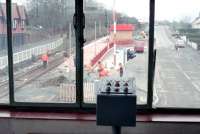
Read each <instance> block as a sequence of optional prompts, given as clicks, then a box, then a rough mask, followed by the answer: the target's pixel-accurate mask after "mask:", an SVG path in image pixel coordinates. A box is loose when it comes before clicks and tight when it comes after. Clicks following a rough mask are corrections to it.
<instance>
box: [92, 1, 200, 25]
mask: <svg viewBox="0 0 200 134" xmlns="http://www.w3.org/2000/svg"><path fill="white" fill-rule="evenodd" d="M96 1H98V2H99V3H103V4H104V5H105V7H107V8H111V9H112V7H113V1H114V0H96ZM115 1H116V10H117V11H119V12H123V13H126V14H127V15H128V16H135V17H137V18H138V19H139V20H144V21H148V19H149V0H115ZM155 1H156V4H155V6H156V7H155V12H156V13H155V18H156V20H169V21H173V20H175V21H180V20H187V21H192V20H194V18H196V17H197V16H198V15H199V13H200V0H155Z"/></svg>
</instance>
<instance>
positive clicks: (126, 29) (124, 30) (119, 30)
mask: <svg viewBox="0 0 200 134" xmlns="http://www.w3.org/2000/svg"><path fill="white" fill-rule="evenodd" d="M134 29H135V26H134V25H132V24H117V25H116V37H115V43H116V44H129V43H132V42H133V31H134ZM109 31H110V35H111V38H110V39H111V42H114V26H113V25H111V26H110V29H109Z"/></svg>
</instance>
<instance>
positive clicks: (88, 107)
mask: <svg viewBox="0 0 200 134" xmlns="http://www.w3.org/2000/svg"><path fill="white" fill-rule="evenodd" d="M11 4H12V2H11V0H6V11H7V13H6V15H7V19H6V21H7V45H8V50H7V51H8V75H9V85H8V86H9V103H7V104H3V103H0V108H7V109H14V110H16V108H17V109H21V110H30V111H40V110H42V111H43V110H44V111H57V110H61V111H65V112H66V111H76V112H77V111H84V112H87V111H92V112H94V111H95V107H96V104H85V103H83V44H84V25H85V24H84V23H85V17H84V12H83V0H75V13H74V18H73V19H74V20H73V21H74V28H75V31H76V32H75V35H76V103H75V104H68V103H34V102H33V103H32V102H31V103H30V102H15V101H14V75H13V50H12V16H11V15H12V12H11V10H12V7H11ZM149 7H150V8H149V55H148V82H147V88H148V90H147V104H145V105H137V109H138V112H158V113H162V112H168V113H170V112H172V113H176V112H179V113H180V112H182V111H183V110H185V113H191V112H194V113H196V112H197V113H199V112H200V109H196V108H194V109H193V108H169V107H168V108H166V107H159V108H154V107H153V106H152V104H153V84H154V83H153V82H154V78H153V77H154V69H155V66H154V65H153V63H155V60H156V59H155V51H154V21H155V0H149Z"/></svg>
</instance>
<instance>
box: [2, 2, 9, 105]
mask: <svg viewBox="0 0 200 134" xmlns="http://www.w3.org/2000/svg"><path fill="white" fill-rule="evenodd" d="M5 2H6V1H5V0H3V1H1V2H0V8H1V10H0V103H9V89H8V88H9V87H8V53H7V22H6V3H5Z"/></svg>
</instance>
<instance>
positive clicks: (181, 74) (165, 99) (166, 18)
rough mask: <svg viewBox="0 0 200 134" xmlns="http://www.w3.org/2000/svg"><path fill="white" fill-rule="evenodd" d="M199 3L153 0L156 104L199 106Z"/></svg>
mask: <svg viewBox="0 0 200 134" xmlns="http://www.w3.org/2000/svg"><path fill="white" fill-rule="evenodd" d="M199 5H200V1H198V0H185V1H182V0H168V1H163V0H157V1H156V14H155V16H156V23H155V40H156V42H155V48H156V49H157V62H156V71H155V73H156V74H155V85H154V106H155V107H176V108H200V105H199V104H200V71H199V70H200V60H199V58H200V53H199V48H200V9H199ZM177 6H178V8H177ZM169 7H170V10H169Z"/></svg>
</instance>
